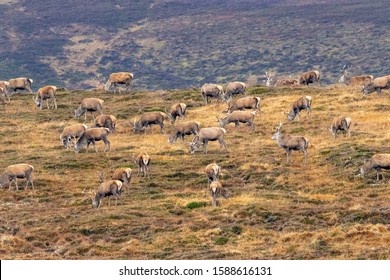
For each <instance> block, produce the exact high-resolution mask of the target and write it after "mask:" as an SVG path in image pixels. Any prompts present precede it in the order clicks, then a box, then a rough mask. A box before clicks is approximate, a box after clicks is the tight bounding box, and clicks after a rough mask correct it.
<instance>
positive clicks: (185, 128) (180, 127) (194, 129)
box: [168, 121, 200, 144]
mask: <svg viewBox="0 0 390 280" xmlns="http://www.w3.org/2000/svg"><path fill="white" fill-rule="evenodd" d="M199 129H200V123H199V122H196V121H188V122H182V123H177V124H175V125H174V129H173V131H172V133H171V134H170V135H169V137H168V143H169V144H174V143H175V142H176V140H177V138H179V137H180V138H181V139H182V140H183V141H184V136H185V135H191V134H194V135H198V134H199Z"/></svg>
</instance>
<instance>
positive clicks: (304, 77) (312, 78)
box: [299, 70, 322, 85]
mask: <svg viewBox="0 0 390 280" xmlns="http://www.w3.org/2000/svg"><path fill="white" fill-rule="evenodd" d="M314 82H316V83H318V84H320V85H322V83H321V74H320V72H319V71H318V70H312V71H308V72H304V73H302V74H301V76H300V77H299V84H300V85H309V84H312V83H314Z"/></svg>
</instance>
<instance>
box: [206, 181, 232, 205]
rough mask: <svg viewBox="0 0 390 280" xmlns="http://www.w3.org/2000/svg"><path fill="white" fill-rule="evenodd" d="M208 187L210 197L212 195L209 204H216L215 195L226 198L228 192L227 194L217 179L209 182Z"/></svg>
mask: <svg viewBox="0 0 390 280" xmlns="http://www.w3.org/2000/svg"><path fill="white" fill-rule="evenodd" d="M209 189H210V193H211V197H212V202H211V204H212V206H214V207H215V206H217V197H218V196H222V197H223V198H225V199H226V198H228V194H227V192H226V190H225V189H224V188H223V187H222V184H221V182H219V181H218V180H216V181H213V182H211V183H210V186H209Z"/></svg>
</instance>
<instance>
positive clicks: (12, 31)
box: [0, 0, 390, 90]
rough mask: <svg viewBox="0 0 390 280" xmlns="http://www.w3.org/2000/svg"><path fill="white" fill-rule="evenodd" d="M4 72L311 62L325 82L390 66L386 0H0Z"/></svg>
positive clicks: (151, 74)
mask: <svg viewBox="0 0 390 280" xmlns="http://www.w3.org/2000/svg"><path fill="white" fill-rule="evenodd" d="M0 3H3V4H0V6H1V9H0V28H1V31H2V32H1V34H2V35H0V38H1V42H2V44H0V61H1V64H0V80H8V79H9V78H13V77H20V76H28V77H31V78H32V79H34V81H35V84H34V88H35V89H38V87H41V86H43V85H46V84H55V85H58V86H61V87H66V88H69V89H88V88H94V87H97V86H99V85H100V84H101V83H102V82H104V81H105V80H106V79H107V77H108V75H109V73H111V72H116V71H132V72H134V73H135V81H134V87H135V88H136V89H137V90H160V89H174V88H189V87H198V86H199V85H201V84H203V83H205V82H218V83H226V82H229V81H232V80H242V81H247V82H248V83H251V84H258V83H261V82H262V76H263V75H264V72H265V71H272V72H273V73H276V75H278V76H290V75H292V76H293V77H295V76H296V75H298V74H300V73H301V72H303V71H306V70H308V69H312V68H316V69H319V70H321V71H322V73H323V80H324V82H325V83H328V84H332V83H335V82H336V81H337V78H338V75H339V71H340V69H341V67H342V66H343V65H344V64H347V65H349V66H350V73H351V74H355V75H359V74H373V75H375V76H380V75H387V74H388V73H390V69H389V66H388V63H384V59H383V57H386V56H387V55H388V53H389V50H390V49H389V46H390V42H389V38H390V36H389V35H390V34H389V30H388V28H387V27H388V26H389V23H390V22H389V17H388V14H389V12H390V8H389V5H388V1H385V0H378V1H368V0H343V1H334V0H327V1H325V0H324V1H312V0H299V1H298V0H297V1H291V0H279V1H269V0H263V1H254V0H241V1H236V0H228V1H225V0H224V1H222V0H213V1H189V0H170V1H166V0H158V1H153V0H146V1H127V2H125V3H122V2H115V1H114V2H107V1H100V0H90V1H87V2H86V1H81V2H80V1H79V2H77V1H65V2H64V1H58V0H53V1H50V2H49V3H44V5H43V4H42V1H37V0H33V1H25V0H20V1H8V0H7V1H1V2H0Z"/></svg>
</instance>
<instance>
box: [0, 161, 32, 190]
mask: <svg viewBox="0 0 390 280" xmlns="http://www.w3.org/2000/svg"><path fill="white" fill-rule="evenodd" d="M33 171H34V167H33V166H32V165H30V164H26V163H20V164H14V165H9V166H8V167H7V168H6V169H5V170H4V173H3V174H2V175H1V176H0V187H4V185H5V184H7V183H9V190H10V189H11V183H12V182H15V188H16V190H19V187H18V183H17V179H26V181H27V182H26V190H27V188H28V185H29V184H30V185H31V188H32V189H34V183H33V180H32V172H33Z"/></svg>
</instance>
